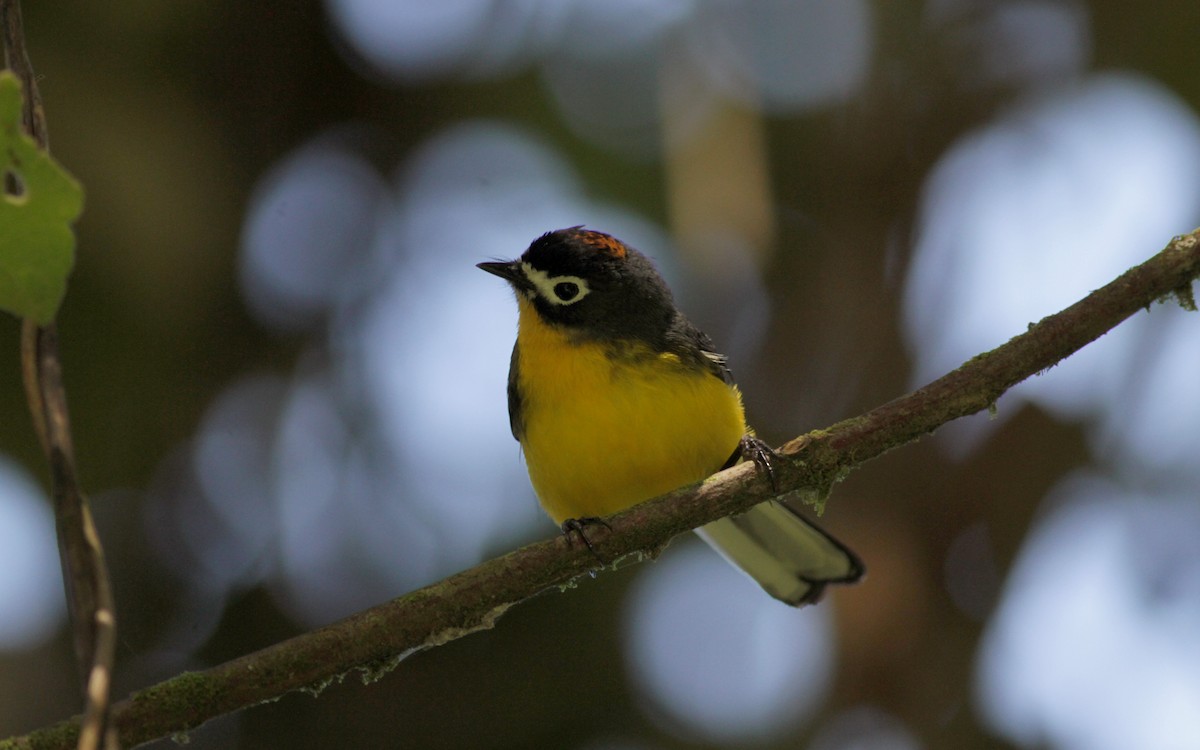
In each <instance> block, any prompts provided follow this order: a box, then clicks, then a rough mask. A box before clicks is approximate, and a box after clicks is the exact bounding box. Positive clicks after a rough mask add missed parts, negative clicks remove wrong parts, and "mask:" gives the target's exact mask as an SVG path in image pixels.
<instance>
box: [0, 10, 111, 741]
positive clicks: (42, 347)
mask: <svg viewBox="0 0 1200 750" xmlns="http://www.w3.org/2000/svg"><path fill="white" fill-rule="evenodd" d="M0 29H2V30H3V35H4V63H5V65H6V67H8V68H9V69H10V70H12V71H13V73H14V74H15V75H16V76H17V78H18V79H19V80H20V81H21V88H22V90H23V91H24V92H25V101H24V111H23V112H22V121H23V122H22V124H23V126H24V129H25V132H26V133H27V134H28V135H29V136H30V137H31V138H33V140H34V142H35V143H37V145H38V148H40V149H42V150H43V151H49V135H48V134H47V130H46V115H45V112H44V110H43V109H42V99H41V96H40V94H39V93H38V87H37V78H36V77H35V76H34V73H33V65H32V64H31V63H30V61H29V53H28V52H27V50H26V49H25V30H24V26H23V24H22V21H21V5H20V2H19V1H18V0H0ZM21 374H22V376H23V379H24V383H25V397H26V401H27V402H28V405H29V413H30V416H31V418H32V420H33V426H34V429H35V431H36V432H37V435H38V440H39V442H40V443H41V445H42V450H43V452H45V454H46V460H47V462H48V463H49V465H50V495H51V498H52V500H53V501H54V518H55V527H56V529H57V535H58V554H59V559H60V561H61V566H62V574H63V584H64V588H65V589H66V592H67V608H68V610H69V611H70V614H71V624H72V627H73V631H74V642H75V655H76V657H77V658H78V660H79V668H80V676H81V680H82V683H83V684H82V687H83V696H84V719H83V727H82V731H81V732H79V737H78V740H77V741H78V747H79V749H80V750H95V748H99V747H100V746H101V743H107V744H109V745H110V746H111V745H112V739H113V738H111V737H108V736H107V735H108V732H107V726H108V718H109V694H110V686H111V685H112V669H113V662H114V660H115V656H116V643H117V636H116V615H115V609H116V608H115V604H114V602H113V595H112V586H111V584H110V582H109V577H108V567H107V565H106V564H105V562H104V549H103V548H102V547H101V545H100V537H99V535H98V534H97V532H96V527H95V524H94V523H93V521H92V512H91V508H90V507H89V506H88V502H87V498H86V497H85V496H84V495H83V492H82V490H81V489H80V486H79V481H78V478H77V475H76V471H75V448H74V443H73V440H72V438H71V418H70V414H69V412H68V411H67V392H66V389H65V388H63V382H62V363H61V361H60V360H59V356H58V328H57V326H56V325H55V324H54V323H53V322H52V323H50V324H49V325H44V326H39V325H37V324H36V323H34V322H33V321H32V320H30V319H28V318H27V319H25V320H24V321H22V324H21Z"/></svg>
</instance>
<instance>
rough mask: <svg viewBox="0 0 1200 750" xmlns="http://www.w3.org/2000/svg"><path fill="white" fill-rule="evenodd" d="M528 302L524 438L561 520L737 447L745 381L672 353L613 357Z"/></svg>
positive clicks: (647, 494)
mask: <svg viewBox="0 0 1200 750" xmlns="http://www.w3.org/2000/svg"><path fill="white" fill-rule="evenodd" d="M519 305H520V321H519V333H518V371H519V380H518V384H519V387H520V389H521V393H522V396H523V401H522V412H521V416H522V422H523V424H524V435H523V436H522V439H521V445H522V447H523V449H524V453H525V461H526V464H527V465H528V467H529V478H530V480H531V481H532V483H533V488H534V491H535V492H537V495H538V499H539V500H540V501H541V504H542V507H543V508H545V510H546V512H547V513H549V514H550V517H551V518H553V519H554V521H555V523H562V522H563V521H564V520H566V519H568V518H580V517H584V516H604V515H608V514H610V513H615V512H616V511H619V510H623V509H624V508H627V507H629V506H631V505H634V504H636V503H639V502H641V501H643V500H648V499H649V498H651V497H654V496H656V495H661V494H662V493H664V492H667V491H669V490H672V489H675V488H676V487H680V486H682V485H685V484H689V483H691V482H696V481H699V480H700V479H703V478H704V477H706V476H708V475H709V474H712V473H713V472H714V471H716V470H717V469H719V468H721V466H722V464H724V462H725V461H726V460H727V459H728V458H729V456H730V455H731V454H732V453H733V451H734V449H735V448H736V447H737V444H738V441H739V440H740V439H741V437H742V435H743V434H744V433H745V429H746V428H745V417H744V415H743V411H742V401H741V395H740V394H739V393H738V390H737V388H736V387H733V386H730V385H727V384H725V383H724V382H723V381H721V380H720V379H719V378H717V377H716V376H714V375H713V374H712V373H710V372H708V371H706V370H699V371H698V370H695V369H691V368H688V367H686V366H684V364H683V363H682V362H681V361H680V360H679V358H678V357H677V356H675V355H673V354H657V353H653V352H650V351H649V350H647V349H641V350H637V349H636V348H635V350H634V351H633V352H631V353H630V354H629V355H628V356H624V355H622V356H621V357H618V358H613V357H611V356H610V355H609V354H608V353H606V351H605V348H604V347H602V346H600V345H597V344H592V343H576V342H572V341H571V340H569V338H568V337H567V336H566V335H565V334H564V333H563V332H562V330H561V329H558V328H555V327H551V326H547V325H546V324H545V323H543V322H542V321H541V319H540V318H539V317H538V315H537V312H536V311H535V310H534V309H533V307H532V306H531V305H530V303H529V302H528V301H526V300H525V299H520V300H519Z"/></svg>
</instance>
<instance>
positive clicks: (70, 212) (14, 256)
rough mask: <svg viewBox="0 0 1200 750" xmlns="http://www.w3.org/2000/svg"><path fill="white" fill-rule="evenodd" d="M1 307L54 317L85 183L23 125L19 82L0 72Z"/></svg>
mask: <svg viewBox="0 0 1200 750" xmlns="http://www.w3.org/2000/svg"><path fill="white" fill-rule="evenodd" d="M0 179H2V180H3V182H2V184H0V308H3V309H5V310H8V311H9V312H12V313H15V314H17V315H20V316H22V317H26V318H31V319H33V320H34V321H35V322H37V323H38V324H40V325H45V324H47V323H49V322H50V321H52V320H54V315H55V313H57V312H58V306H59V304H61V303H62V298H63V295H64V294H65V293H66V291H67V276H68V275H69V274H70V273H71V265H72V264H73V263H74V262H75V233H74V232H73V231H72V229H71V224H72V223H74V221H75V220H76V219H77V218H79V214H80V213H81V212H82V211H83V188H81V187H80V186H79V183H78V182H76V181H75V178H74V177H72V176H71V175H69V174H67V172H66V171H65V170H63V168H62V167H60V166H59V165H58V164H57V163H56V162H55V161H54V160H53V159H51V158H50V155H49V154H47V153H46V152H45V151H41V150H40V149H38V147H37V145H36V144H35V143H34V142H33V139H32V138H30V137H29V136H27V135H25V133H24V131H23V130H22V129H21V84H20V82H18V81H17V78H16V76H14V75H13V74H12V73H10V72H8V71H3V72H0Z"/></svg>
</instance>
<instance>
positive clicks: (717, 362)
mask: <svg viewBox="0 0 1200 750" xmlns="http://www.w3.org/2000/svg"><path fill="white" fill-rule="evenodd" d="M667 350H668V351H670V352H672V353H674V354H677V355H679V357H680V358H682V359H683V360H684V361H686V362H689V363H691V364H695V365H701V366H703V367H704V368H706V369H707V370H708V371H709V372H711V373H712V374H713V375H714V376H715V377H718V378H720V379H721V380H722V381H723V382H724V383H725V384H726V385H733V373H732V372H730V370H729V364H728V360H727V359H726V358H725V355H724V354H721V353H720V352H718V351H717V350H716V347H715V346H714V345H713V342H712V339H710V338H709V337H708V334H707V333H705V332H704V331H701V330H700V329H699V328H697V327H696V326H694V325H692V322H691V321H690V320H688V319H687V318H685V317H683V316H682V315H677V316H676V317H675V320H674V321H673V322H672V324H671V327H670V330H668V331H667Z"/></svg>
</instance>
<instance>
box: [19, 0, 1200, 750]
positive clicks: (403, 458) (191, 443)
mask: <svg viewBox="0 0 1200 750" xmlns="http://www.w3.org/2000/svg"><path fill="white" fill-rule="evenodd" d="M26 6H27V7H26V8H25V16H26V24H27V35H28V38H29V46H30V49H31V53H32V56H33V62H34V65H35V68H36V70H37V71H38V73H39V76H40V83H41V87H42V93H43V96H44V98H45V103H46V110H47V114H48V118H49V127H50V135H51V146H52V149H53V152H54V154H55V155H56V157H57V158H58V159H59V160H60V161H61V162H63V163H64V164H65V165H66V166H67V167H68V168H69V169H70V170H71V171H72V172H73V173H74V174H75V175H77V176H78V177H79V178H80V179H81V180H82V181H83V182H84V184H85V186H86V189H87V208H86V212H85V215H84V217H83V219H82V220H81V222H80V224H79V226H78V234H79V257H78V263H77V267H76V270H75V273H74V276H73V278H72V281H71V288H70V291H69V294H68V298H67V302H66V306H65V307H64V309H63V311H62V314H61V317H60V325H61V335H62V352H63V358H64V361H65V368H66V383H67V387H68V391H69V395H70V399H71V406H72V410H73V414H74V418H75V428H76V439H77V442H78V453H79V463H80V467H81V470H82V472H83V478H84V481H85V485H86V487H88V488H89V489H90V491H91V493H92V496H93V505H94V509H95V513H96V515H97V516H98V521H99V524H100V527H101V530H102V534H103V539H104V543H105V545H106V548H107V553H108V556H109V559H110V561H111V566H112V572H113V576H114V579H115V586H116V593H117V597H118V600H119V627H120V652H119V668H118V673H117V685H116V690H117V693H118V694H121V695H123V694H125V693H127V692H128V691H130V690H134V689H137V688H140V687H144V686H146V685H149V684H152V683H154V682H156V681H159V680H161V679H164V678H166V677H169V676H171V675H174V674H177V673H178V672H180V671H182V670H185V669H198V668H203V667H205V666H208V665H212V664H215V663H219V662H220V661H223V660H225V659H228V658H231V657H234V656H237V655H241V654H244V653H246V652H248V651H251V650H253V649H256V648H259V647H262V646H265V645H268V644H270V643H273V642H275V641H278V640H280V639H282V638H285V637H287V636H290V635H293V634H296V633H299V632H302V631H304V630H307V629H310V628H313V627H315V626H318V625H320V624H323V623H328V622H331V621H333V620H335V619H338V618H340V617H342V616H344V615H346V614H349V613H351V612H353V611H356V610H358V609H360V608H363V607H366V606H369V605H371V604H375V603H378V602H381V601H385V600H386V599H388V598H391V597H394V596H397V595H400V594H402V593H404V592H406V591H409V590H411V589H413V588H415V587H418V586H420V585H422V584H425V583H428V582H431V581H434V580H437V579H438V578H441V577H443V576H446V575H448V574H451V573H453V572H456V571H458V570H460V569H463V568H465V567H468V566H470V565H473V564H475V563H477V562H479V561H480V560H483V559H486V558H488V557H490V556H493V555H496V554H499V553H502V552H505V551H507V550H509V549H512V548H513V547H515V546H516V545H519V544H522V543H524V542H528V541H531V540H534V539H537V538H542V537H546V536H549V535H551V534H553V533H555V530H554V528H553V526H552V525H551V524H550V523H549V522H548V521H547V520H546V519H545V518H544V516H543V515H542V514H541V512H540V510H539V509H538V507H537V505H536V502H535V500H534V498H533V496H532V493H531V491H530V489H529V487H528V484H527V480H526V478H525V475H524V469H523V466H522V464H521V460H520V455H519V452H518V450H517V445H516V443H514V442H513V441H512V439H511V437H510V435H509V434H508V424H507V419H506V416H505V412H504V409H505V406H504V403H505V402H504V382H505V372H506V369H507V364H508V352H509V348H510V346H511V342H512V337H513V335H514V330H515V309H514V307H515V306H514V305H513V303H512V299H511V295H510V293H509V292H508V291H507V290H506V289H504V288H503V285H502V284H500V283H499V282H498V281H497V280H496V279H494V278H492V277H489V276H487V275H485V274H482V273H480V272H479V271H477V270H476V269H475V268H474V267H473V266H474V264H475V263H476V262H478V261H480V260H484V259H488V258H493V257H500V258H505V257H513V256H515V255H517V254H519V253H520V252H521V251H522V250H523V249H524V247H525V246H526V245H527V244H528V243H529V242H530V241H531V240H532V239H533V238H534V237H536V236H537V235H538V234H540V233H542V232H544V231H546V230H549V229H554V228H559V227H563V226H570V225H574V224H587V225H588V226H590V227H593V228H596V229H601V230H605V231H609V232H612V233H614V234H616V235H618V236H620V237H622V238H624V239H626V240H627V241H629V242H630V243H631V244H633V245H635V246H637V247H639V248H641V249H642V250H644V251H646V252H647V253H648V254H650V255H652V256H653V257H654V258H655V259H656V261H657V263H658V264H659V267H660V268H661V269H662V270H663V272H664V274H666V275H667V277H668V278H669V280H670V281H671V283H672V285H673V287H674V288H675V290H676V292H677V297H678V301H679V303H680V305H681V306H682V307H683V308H684V309H685V310H686V311H687V312H688V313H689V315H690V316H691V317H692V318H693V320H695V321H696V322H697V323H698V324H699V325H700V326H701V327H703V328H705V329H706V330H707V331H708V332H709V333H710V334H711V335H712V336H713V338H714V339H715V340H716V342H717V343H718V345H719V347H720V348H722V349H723V350H724V351H726V352H728V353H729V355H730V358H731V361H732V364H733V367H734V371H735V374H736V375H737V376H738V378H739V381H740V383H741V384H742V387H743V390H744V391H745V394H746V400H747V405H748V409H749V414H750V417H751V419H752V421H753V422H754V424H755V425H756V426H757V428H758V431H759V433H760V434H761V435H763V436H765V437H766V438H767V439H768V440H770V441H772V442H775V443H779V442H782V441H784V440H786V439H789V438H791V437H794V436H796V435H798V434H801V433H802V432H804V431H807V430H809V429H813V428H816V427H821V426H824V425H827V424H829V423H831V422H833V421H836V420H838V419H840V418H844V417H848V416H852V415H854V414H856V413H859V412H860V411H862V410H865V409H867V408H870V407H872V406H875V405H877V404H879V403H882V402H883V401H885V400H888V399H890V398H893V397H895V396H897V395H900V394H902V393H904V392H905V391H907V390H909V389H910V388H912V387H914V386H916V385H919V384H921V383H922V382H924V381H926V380H928V379H930V378H932V377H935V376H937V375H938V374H940V373H942V372H944V371H946V370H948V369H950V368H952V367H954V366H956V365H957V364H959V363H960V362H961V361H963V360H964V359H966V358H969V357H970V356H972V355H974V354H976V353H978V352H980V351H984V350H986V349H989V348H992V347H994V346H996V345H997V344H999V343H1002V342H1003V341H1005V340H1006V339H1007V338H1009V337H1010V336H1012V335H1014V334H1016V333H1019V332H1021V331H1022V330H1024V329H1025V327H1026V325H1027V324H1028V323H1030V322H1032V321H1036V320H1038V319H1039V318H1041V317H1043V316H1044V315H1047V314H1049V313H1052V312H1054V311H1056V310H1057V309H1060V308H1061V307H1063V306H1065V305H1066V304H1068V303H1069V302H1071V301H1073V300H1075V299H1076V298H1078V297H1080V296H1082V295H1083V294H1084V293H1086V292H1087V291H1089V290H1090V289H1093V288H1095V287H1097V286H1099V285H1100V284H1102V283H1104V282H1105V281H1106V280H1107V279H1109V278H1111V277H1113V276H1114V275H1116V274H1117V273H1118V272H1119V271H1121V270H1122V269H1124V268H1125V267H1127V266H1129V265H1132V264H1134V263H1136V262H1138V261H1140V260H1141V259H1143V258H1145V257H1148V256H1149V255H1151V254H1153V253H1154V252H1156V251H1157V250H1158V249H1159V248H1161V247H1162V246H1163V245H1164V244H1165V243H1166V242H1167V240H1169V239H1170V237H1171V236H1173V235H1175V234H1179V233H1182V232H1185V231H1189V230H1191V229H1192V228H1194V227H1195V226H1197V225H1200V114H1198V113H1200V48H1198V47H1197V44H1196V40H1197V39H1198V38H1200V4H1197V3H1196V2H1195V1H1194V0H1164V1H1163V2H1157V3H1130V2H1124V1H1123V0H1095V1H1093V2H1083V1H1082V0H1077V1H1076V0H1013V1H1012V2H1000V1H988V0H928V1H927V2H883V1H882V0H878V1H876V2H869V1H868V0H838V2H817V1H815V0H810V1H807V2H800V1H798V2H785V1H784V0H763V1H762V2H752V1H750V0H745V1H741V2H738V1H735V0H709V1H702V0H620V1H619V2H612V1H609V2H586V1H585V0H541V1H540V2H539V1H538V0H510V1H508V2H504V1H502V0H440V1H439V2H436V3H432V2H429V3H427V2H417V1H416V0H412V1H405V0H402V1H400V2H387V1H385V0H327V2H324V3H312V2H276V1H273V0H270V1H268V2H230V1H228V0H224V1H221V0H218V1H217V2H205V3H196V2H191V3H187V2H154V1H147V0H141V1H136V2H122V3H104V2H97V1H95V0H78V1H77V2H71V3H33V2H27V3H26ZM17 329H18V326H17V323H16V321H15V320H13V319H11V318H8V317H4V318H3V319H0V342H3V346H4V348H6V349H7V351H8V352H9V353H8V354H7V355H4V356H2V357H0V414H3V415H4V417H3V419H2V420H0V736H7V735H9V734H13V733H18V732H24V731H28V730H31V729H33V728H35V727H38V726H40V725H42V724H44V723H48V722H51V721H54V720H57V719H60V718H63V717H65V716H68V715H70V714H73V713H75V712H76V711H77V710H78V708H79V698H78V695H77V690H76V685H75V683H76V669H75V665H74V661H73V655H72V653H71V648H70V639H69V635H68V630H67V627H66V624H65V621H64V605H63V602H62V593H61V582H60V576H59V572H58V564H57V558H56V554H55V552H54V547H53V545H54V533H53V521H52V518H51V516H50V514H49V510H48V504H47V500H46V496H45V468H44V465H43V462H42V461H41V458H40V456H39V455H38V451H37V448H36V442H35V439H34V437H33V434H32V431H31V429H30V426H29V422H28V418H27V416H26V410H25V405H24V402H23V397H22V395H21V388H20V384H19V371H18V360H17V348H18V343H17V339H18V337H17ZM1198 458H1200V317H1198V316H1196V315H1186V314H1183V313H1182V312H1181V311H1180V310H1179V309H1178V308H1177V306H1174V305H1164V306H1155V307H1154V308H1152V309H1151V310H1150V311H1149V312H1148V313H1147V314H1141V315H1139V316H1138V317H1137V318H1136V319H1135V320H1132V321H1130V322H1128V323H1127V324H1125V325H1124V326H1122V327H1121V328H1120V329H1119V330H1118V331H1115V332H1113V333H1110V334H1109V335H1107V336H1105V337H1104V338H1103V339H1102V340H1101V341H1100V342H1098V343H1097V344H1095V345H1093V346H1091V347H1089V348H1088V349H1087V350H1086V351H1085V352H1083V353H1081V354H1080V355H1078V356H1076V357H1074V358H1072V359H1071V360H1070V361H1068V362H1066V363H1063V364H1061V365H1060V366H1058V367H1055V368H1053V369H1051V370H1050V371H1048V372H1046V373H1043V374H1042V375H1041V376H1040V377H1038V378H1035V379H1033V380H1032V381H1030V382H1029V383H1027V384H1024V385H1022V386H1020V387H1019V388H1017V389H1016V390H1015V391H1014V392H1012V393H1011V394H1009V395H1007V396H1006V397H1004V398H1003V399H1002V400H1001V401H1000V402H999V404H998V408H997V410H996V413H995V414H993V415H987V414H984V415H980V416H978V417H976V418H971V419H967V420H963V421H962V422H961V423H957V424H954V425H951V426H948V427H946V428H944V429H942V430H941V431H939V433H938V434H937V435H935V436H934V437H932V438H928V439H926V440H924V441H922V442H921V443H919V444H917V445H914V446H910V447H906V448H903V449H901V450H897V451H894V452H893V453H891V454H889V455H887V456H885V457H883V458H881V459H879V460H876V461H874V462H872V463H871V464H869V465H867V466H865V467H863V468H862V469H861V470H859V471H857V472H855V473H854V474H853V475H852V476H851V477H850V478H849V479H847V480H846V481H845V482H844V483H842V484H841V485H839V486H838V487H837V489H836V491H835V493H834V495H833V497H832V499H831V501H830V503H829V507H828V511H827V513H826V515H825V523H826V524H827V525H828V526H829V527H830V528H831V529H832V530H834V531H835V532H836V533H837V534H838V535H839V536H841V537H842V538H843V539H845V540H846V541H847V542H848V543H849V544H851V545H852V546H853V547H854V548H855V549H857V550H858V551H859V552H860V554H861V555H862V557H863V558H864V559H865V560H866V562H867V565H868V568H869V577H868V579H867V580H866V581H865V582H864V583H862V584H861V585H859V586H856V587H853V588H848V589H843V590H837V591H835V592H833V593H832V595H831V596H829V597H828V598H827V600H826V601H825V602H824V603H822V604H821V605H820V606H818V607H814V608H808V609H804V610H800V611H793V610H790V609H787V608H784V607H782V606H780V605H777V604H776V603H774V602H773V601H771V600H770V599H768V598H767V597H766V596H765V595H763V594H761V593H760V592H759V591H758V590H757V589H756V588H755V587H754V585H753V584H752V583H750V582H748V581H746V580H743V579H742V578H741V577H740V576H739V575H738V574H737V573H735V572H733V571H731V570H730V569H728V568H726V567H724V566H723V565H722V563H721V562H720V560H719V558H717V557H716V556H715V555H714V554H713V553H711V552H709V551H708V550H707V548H705V547H704V546H703V545H700V544H698V543H695V541H694V540H686V541H685V540H681V541H680V542H678V543H676V544H674V545H672V547H671V548H670V549H669V550H668V551H667V552H666V554H664V556H663V557H662V558H661V559H660V560H659V561H658V562H655V563H653V564H645V565H639V566H632V567H629V568H626V569H623V570H621V571H618V572H616V573H611V572H610V573H605V574H603V575H600V576H599V577H598V578H596V579H595V580H585V581H583V582H581V583H580V585H579V586H578V587H577V588H575V589H572V590H568V591H565V592H561V593H560V592H557V591H555V592H551V593H546V594H544V595H542V596H540V597H538V598H536V599H535V600H534V601H532V602H529V603H527V604H525V605H523V606H521V607H518V608H516V609H515V610H513V611H512V612H510V613H509V614H508V615H506V616H505V617H504V618H503V619H502V620H501V621H500V622H499V624H498V626H497V627H496V628H495V630H493V631H491V632H487V633H483V634H477V635H472V636H470V637H467V638H465V639H462V640H460V641H456V642H453V643H451V644H448V645H446V646H444V647H441V648H437V649H435V650H433V651H430V652H427V653H423V654H419V655H416V656H413V657H412V658H410V659H408V660H407V661H405V662H403V663H402V664H401V665H400V666H399V668H398V669H396V670H395V671H394V672H393V673H391V674H389V675H387V676H385V677H384V678H383V679H382V680H380V681H379V682H377V683H375V684H372V685H369V686H364V685H362V684H361V682H360V680H359V679H358V676H357V675H355V674H351V675H349V676H347V678H346V679H345V681H344V682H343V683H342V684H336V685H334V686H332V687H330V688H329V689H328V690H326V691H325V692H324V694H322V695H321V696H320V697H318V698H316V699H314V698H313V697H311V696H309V695H305V694H295V695H290V696H288V697H286V698H284V699H282V700H280V701H278V702H276V703H273V704H271V705H266V706H261V707H257V708H254V709H252V710H248V711H245V712H242V713H240V714H238V715H234V716H230V717H225V718H222V719H219V720H217V721H214V722H212V723H211V724H209V725H207V726H205V727H203V728H202V729H199V730H197V731H193V732H191V733H190V735H189V737H190V741H191V746H192V747H196V748H226V747H240V748H310V747H311V748H317V747H355V748H357V747H363V748H391V747H395V748H585V749H587V750H626V749H629V750H659V749H663V750H666V749H678V748H725V747H730V748H734V747H749V748H813V749H814V750H850V749H854V750H868V749H870V750H910V749H913V748H1009V747H1018V748H1055V749H1059V748H1062V749H1070V750H1076V749H1078V750H1084V749H1098V750H1100V749H1107V748H1112V749H1114V750H1118V749H1120V750H1126V749H1128V748H1139V749H1141V750H1155V749H1157V748H1164V749H1172V748H1195V747H1200V544H1197V542H1196V540H1197V538H1200V461H1198V460H1197V459H1198ZM168 742H169V741H164V742H163V743H162V746H163V747H170V746H171V745H169V744H167V743H168Z"/></svg>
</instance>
